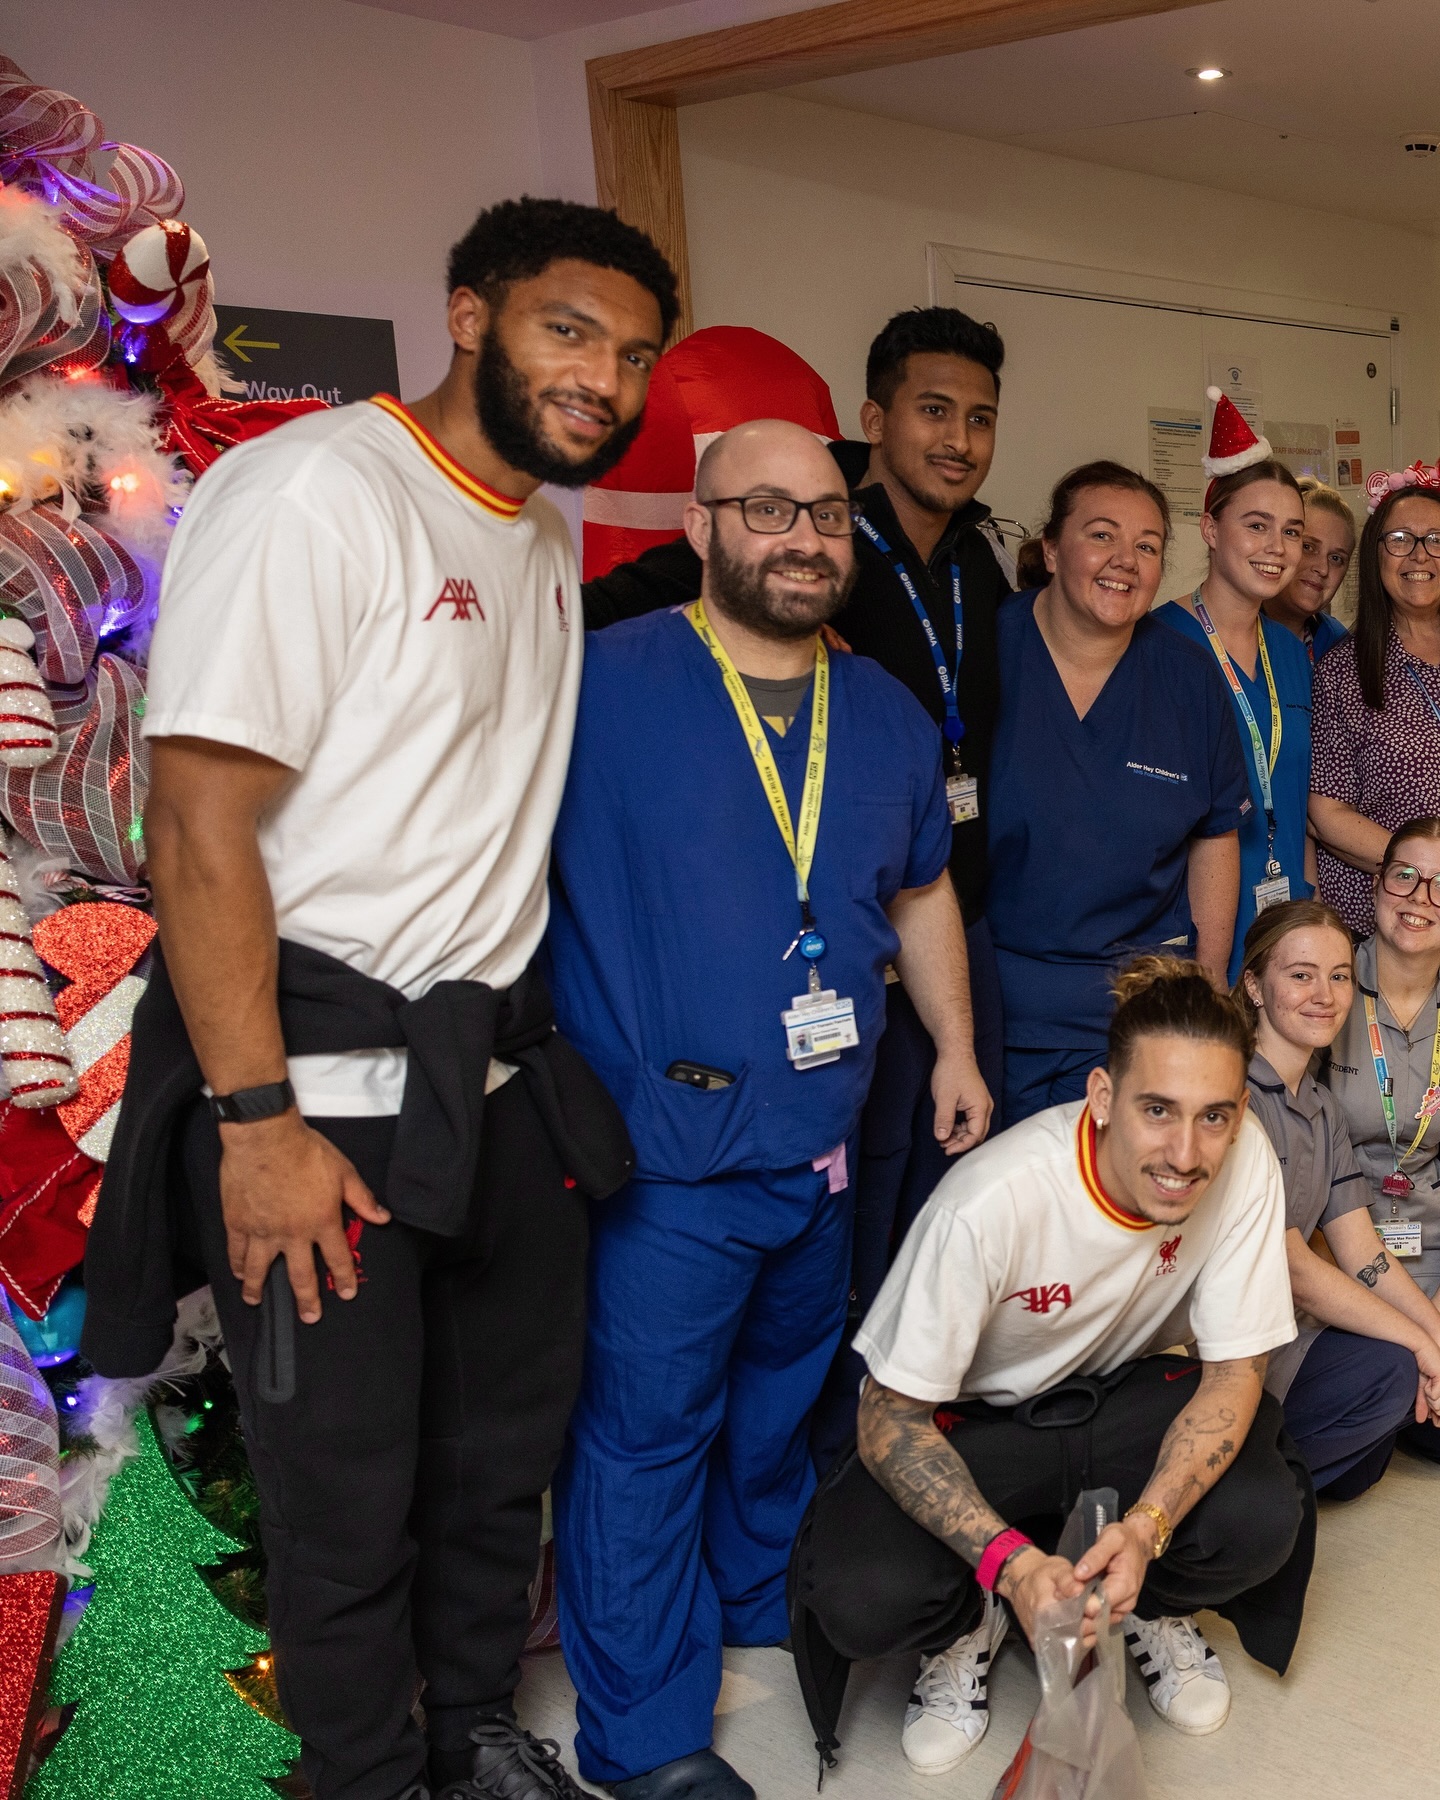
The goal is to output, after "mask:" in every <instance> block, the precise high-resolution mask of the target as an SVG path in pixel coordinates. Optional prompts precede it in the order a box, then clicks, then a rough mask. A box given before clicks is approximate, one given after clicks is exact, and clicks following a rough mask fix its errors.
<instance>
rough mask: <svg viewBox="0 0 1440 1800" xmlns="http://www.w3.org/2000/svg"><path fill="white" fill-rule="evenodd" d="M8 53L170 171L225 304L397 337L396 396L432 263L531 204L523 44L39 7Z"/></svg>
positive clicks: (210, 15) (258, 8) (429, 292)
mask: <svg viewBox="0 0 1440 1800" xmlns="http://www.w3.org/2000/svg"><path fill="white" fill-rule="evenodd" d="M3 49H4V51H5V53H6V54H7V55H8V56H11V57H13V58H14V60H15V61H16V62H18V63H19V64H20V66H21V68H23V69H24V70H25V71H26V73H27V74H29V75H30V76H31V77H32V79H34V80H36V81H39V82H43V83H45V84H47V85H48V86H52V87H58V88H63V89H64V90H65V91H66V92H68V93H72V94H74V95H75V96H76V97H77V98H78V99H80V100H83V101H84V102H85V104H86V105H87V106H90V107H93V108H94V110H95V111H96V112H97V113H99V115H100V117H101V118H102V119H103V120H104V122H105V128H106V131H107V133H108V134H109V136H111V137H112V138H123V139H128V140H130V141H131V142H134V143H138V144H143V145H144V146H145V147H146V148H147V149H151V150H155V151H158V152H159V153H160V154H161V155H162V156H164V157H165V158H166V159H167V160H168V161H170V162H171V163H173V164H174V166H175V168H176V169H177V170H178V171H179V173H180V176H181V178H182V180H183V181H184V182H185V186H186V190H187V199H186V209H185V214H186V218H187V219H188V221H189V222H190V223H191V224H192V225H194V227H195V228H196V230H198V231H199V232H200V234H201V235H202V236H203V237H204V239H205V241H206V244H207V245H208V247H209V250H210V255H211V259H212V262H213V264H214V270H215V285H216V290H217V298H218V299H220V300H221V301H223V302H225V303H227V304H235V305H244V306H268V307H281V308H287V309H291V310H295V311H300V312H330V313H351V314H359V315H362V316H367V317H372V318H388V319H393V320H394V322H395V340H396V347H397V350H398V352H399V361H400V384H401V389H402V392H403V393H405V394H406V395H407V396H413V395H415V394H419V393H423V392H424V391H425V390H426V389H428V388H430V387H433V386H434V384H435V382H436V381H438V380H439V378H440V376H441V375H442V374H443V372H444V370H445V366H446V363H447V361H448V344H449V340H448V338H447V337H446V336H445V327H444V316H443V315H444V303H445V274H444V271H445V253H446V251H447V249H448V248H449V246H450V245H451V244H452V243H453V242H454V240H455V239H456V238H457V237H459V236H460V235H461V233H462V232H463V231H464V230H465V228H466V227H467V226H468V225H469V224H470V222H471V221H472V220H473V219H474V217H475V215H476V213H477V212H479V211H480V210H481V208H482V207H484V206H487V205H489V204H490V203H491V202H492V201H494V200H498V199H501V198H503V197H504V196H505V195H508V194H519V193H523V192H525V191H527V190H529V191H531V192H535V191H539V190H540V188H541V185H542V177H541V167H540V153H539V133H538V126H537V123H536V116H535V99H534V92H533V88H532V85H531V74H530V46H529V45H528V44H524V43H521V42H518V41H517V40H515V39H513V38H504V37H493V36H490V35H488V34H486V33H484V32H477V31H467V30H464V29H462V28H460V27H457V26H453V25H437V24H432V23H430V22H429V21H427V20H424V19H414V18H410V17H407V16H403V15H400V14H397V13H390V12H382V11H379V10H377V9H376V8H373V7H368V6H355V5H350V4H347V3H346V0H303V4H302V3H301V0H246V4H245V5H244V6H233V5H224V4H221V3H220V0H105V3H104V5H103V6H96V5H95V4H94V0H45V4H44V5H31V6H20V5H16V6H12V7H8V8H7V9H6V19H5V31H4V38H3Z"/></svg>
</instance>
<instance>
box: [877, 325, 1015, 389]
mask: <svg viewBox="0 0 1440 1800" xmlns="http://www.w3.org/2000/svg"><path fill="white" fill-rule="evenodd" d="M927 353H928V354H930V355H934V356H963V357H964V358H965V360H966V362H973V363H979V365H980V367H981V368H982V369H988V370H989V371H990V373H991V375H992V376H993V378H994V381H995V397H996V399H999V397H1000V370H1001V368H1002V367H1003V366H1004V362H1005V343H1004V340H1003V339H1002V338H1001V336H1000V333H999V332H998V331H997V330H996V329H995V327H994V326H993V325H982V324H981V323H980V321H979V320H978V319H972V318H971V317H970V315H969V313H963V312H961V311H960V310H959V308H958V307H954V306H915V307H912V308H911V309H910V311H909V312H902V313H896V315H895V317H894V318H893V319H891V320H890V321H889V322H888V323H887V324H886V325H885V326H884V327H883V329H882V330H881V332H880V335H879V336H878V337H877V338H876V339H875V341H874V343H873V344H871V346H870V354H869V356H868V357H866V359H865V394H866V398H867V399H870V400H873V401H874V402H875V404H876V405H877V406H879V407H881V408H885V407H888V406H889V404H890V402H891V401H892V400H893V399H894V398H895V393H896V390H897V389H898V388H899V386H900V383H901V382H902V381H904V379H905V365H906V363H907V362H908V361H909V359H910V358H911V357H912V356H914V355H916V354H927Z"/></svg>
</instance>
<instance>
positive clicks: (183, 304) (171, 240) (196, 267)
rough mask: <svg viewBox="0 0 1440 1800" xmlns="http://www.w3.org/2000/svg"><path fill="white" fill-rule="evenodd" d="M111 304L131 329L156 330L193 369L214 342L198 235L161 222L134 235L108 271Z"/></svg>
mask: <svg viewBox="0 0 1440 1800" xmlns="http://www.w3.org/2000/svg"><path fill="white" fill-rule="evenodd" d="M109 280H110V300H111V304H112V305H113V306H114V308H115V310H116V312H117V313H119V315H120V317H121V318H122V319H124V320H125V321H126V323H127V324H130V325H142V326H146V327H149V326H159V327H160V328H161V329H162V330H163V331H164V334H165V336H166V337H167V338H168V339H169V340H170V342H171V343H172V344H174V345H175V346H176V347H177V348H178V349H179V350H180V351H181V353H182V354H183V356H184V357H185V360H186V361H187V362H188V363H191V364H194V363H196V362H198V361H199V360H200V358H201V357H202V356H204V355H205V353H206V352H207V351H208V350H209V348H210V346H211V344H212V343H213V342H214V341H215V310H214V300H215V283H214V281H213V280H212V279H211V276H210V253H209V251H208V250H207V249H206V248H205V240H204V238H202V237H201V235H200V233H199V232H198V231H192V230H191V229H190V227H189V226H188V225H187V224H185V223H184V221H183V220H181V219H162V220H161V221H160V223H159V224H158V225H147V226H145V228H144V229H143V230H142V231H137V232H136V233H135V235H134V237H132V238H131V239H130V240H129V241H128V242H127V243H126V244H125V246H124V247H123V248H122V249H121V250H120V251H119V252H118V253H117V254H116V257H115V260H114V261H113V262H112V263H111V265H110V271H109Z"/></svg>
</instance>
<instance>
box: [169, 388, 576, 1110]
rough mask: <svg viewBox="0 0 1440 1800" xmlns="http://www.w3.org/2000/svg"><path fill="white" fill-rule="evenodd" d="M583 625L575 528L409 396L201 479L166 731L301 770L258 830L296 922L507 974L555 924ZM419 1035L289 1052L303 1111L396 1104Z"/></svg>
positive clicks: (172, 592) (421, 982)
mask: <svg viewBox="0 0 1440 1800" xmlns="http://www.w3.org/2000/svg"><path fill="white" fill-rule="evenodd" d="M583 639H584V632H583V629H582V625H581V618H580V585H579V576H578V572H577V570H576V566H575V556H574V551H573V549H572V547H571V542H570V535H569V532H568V531H567V530H566V527H565V524H564V522H563V520H562V519H561V517H560V515H559V513H558V512H557V511H556V510H555V508H554V507H553V506H551V505H550V503H549V502H548V501H546V500H545V499H543V498H541V497H540V496H538V495H536V496H532V498H530V499H529V500H527V501H526V502H525V503H524V504H523V505H521V504H519V503H517V502H516V501H514V500H512V499H508V498H506V497H505V496H504V495H500V494H496V493H494V492H493V491H492V490H491V489H489V488H487V487H486V486H484V484H483V483H481V482H479V481H477V480H476V479H475V478H474V477H473V476H472V475H470V474H469V472H468V471H466V470H464V469H462V468H461V467H460V465H459V464H457V463H455V462H454V461H453V460H452V459H451V458H450V457H449V456H448V455H447V454H446V453H445V451H444V450H443V449H442V448H441V447H440V445H439V444H438V443H436V442H435V440H434V439H432V438H431V437H430V436H429V435H428V433H426V432H425V431H424V430H423V429H422V428H421V427H420V426H419V424H418V423H416V421H415V420H413V419H412V418H411V417H410V415H409V414H408V413H407V412H406V411H405V409H404V408H403V407H402V406H400V404H399V403H398V402H396V401H392V400H388V399H384V398H381V399H379V400H376V401H364V402H362V403H361V404H359V405H356V406H347V407H342V408H339V409H337V410H336V411H333V412H327V413H315V414H312V415H310V416H308V417H305V418H301V419H296V420H293V421H292V422H291V423H289V424H287V425H282V426H281V427H280V428H279V429H278V430H276V431H274V432H271V433H270V434H268V435H267V436H265V437H263V438H259V439H256V440H255V441H254V442H252V443H248V444H242V445H240V446H238V447H237V448H236V449H234V450H231V451H228V452H227V453H226V454H225V455H224V456H223V457H222V458H221V459H220V461H219V462H218V463H216V465H215V466H214V467H213V468H212V469H210V470H208V471H207V472H206V474H205V475H204V476H203V477H202V478H201V480H200V481H199V483H198V484H197V486H196V489H195V493H194V496H193V497H192V499H191V501H190V503H189V505H188V506H187V507H186V509H185V513H184V516H183V517H182V519H181V520H180V523H179V525H178V526H177V528H176V531H175V540H174V543H173V545H172V547H171V551H170V556H169V559H168V561H167V563H166V567H165V578H164V585H163V589H162V593H161V599H160V618H159V623H158V625H157V627H156V631H155V641H154V645H153V647H152V650H151V656H150V675H149V694H148V702H147V712H146V718H145V732H146V736H147V737H152V738H155V737H173V736H185V737H197V738H208V739H213V740H215V741H216V742H219V743H224V744H234V745H239V746H242V747H244V748H246V749H250V750H256V751H259V752H260V753H261V754H262V755H264V756H268V757H273V758H274V759H275V761H277V762H281V763H284V764H286V765H287V767H289V768H291V769H294V770H295V771H296V777H295V780H294V781H293V782H292V783H291V784H290V785H289V786H288V787H286V788H285V789H284V790H283V791H282V792H281V795H280V797H279V799H278V800H277V801H276V803H275V805H274V806H273V807H272V808H271V809H270V811H269V812H268V813H267V814H266V815H265V817H264V819H263V820H262V822H261V827H260V833H259V843H260V852H261V856H262V857H263V859H264V864H265V872H266V875H267V877H268V879H269V883H270V891H271V893H272V895H273V896H274V901H275V914H276V922H277V924H278V927H279V931H280V935H281V936H282V937H286V938H291V939H294V940H295V941H296V942H299V943H303V944H309V945H311V946H312V947H313V948H315V949H318V950H324V951H327V952H328V953H329V954H330V955H331V956H334V957H338V958H339V959H340V960H341V961H342V962H346V963H349V964H350V965H351V966H352V967H353V968H356V969H359V970H360V971H361V972H362V973H364V974H366V975H371V976H374V977H376V978H377V979H379V980H381V981H386V982H389V983H390V984H391V985H392V986H394V987H397V988H400V989H401V990H403V992H404V993H405V994H407V995H408V996H409V997H410V998H411V999H414V998H416V997H417V996H419V995H420V994H423V993H424V992H425V991H426V990H427V989H428V988H429V987H431V986H432V985H433V984H434V983H435V982H437V981H442V980H457V979H458V980H473V981H483V982H486V983H487V984H489V985H490V986H491V987H495V988H504V987H508V986H509V985H510V983H511V982H513V981H514V980H515V979H516V978H517V977H518V976H519V975H520V974H521V972H522V971H523V970H524V968H525V966H526V964H527V963H528V962H529V961H530V958H531V957H532V955H533V954H534V952H535V949H536V947H537V945H538V944H539V942H540V939H541V936H542V935H543V933H544V930H545V923H546V918H547V908H548V897H547V889H546V878H547V874H548V869H549V853H550V835H551V832H552V830H553V828H554V824H555V815H556V813H557V811H558V809H559V805H560V797H561V792H562V790H563V787H564V782H565V770H566V765H567V763H568V761H569V756H570V740H571V735H572V732H573V728H574V720H575V706H576V700H577V696H578V693H579V685H580V663H581V657H582V653H583V649H582V646H583ZM404 1076H405V1056H404V1052H403V1051H379V1052H376V1051H355V1052H351V1053H350V1054H348V1055H346V1056H342V1057H297V1058H293V1059H292V1065H291V1079H292V1080H293V1081H294V1082H295V1084H296V1089H297V1095H298V1097H299V1100H300V1104H301V1108H302V1110H303V1111H306V1112H310V1113H320V1114H325V1113H329V1114H336V1113H352V1114H353V1113H393V1112H397V1111H398V1110H399V1106H400V1099H401V1095H402V1093H403V1089H404Z"/></svg>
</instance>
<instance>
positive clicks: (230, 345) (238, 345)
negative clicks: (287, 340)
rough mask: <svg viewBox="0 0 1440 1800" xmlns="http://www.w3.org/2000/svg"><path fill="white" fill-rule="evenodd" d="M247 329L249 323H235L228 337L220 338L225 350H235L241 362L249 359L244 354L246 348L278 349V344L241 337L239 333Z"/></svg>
mask: <svg viewBox="0 0 1440 1800" xmlns="http://www.w3.org/2000/svg"><path fill="white" fill-rule="evenodd" d="M249 329H250V327H249V325H237V326H236V327H235V329H234V330H233V331H232V332H231V333H230V335H229V336H228V337H225V338H222V339H221V340H220V341H221V343H223V344H224V346H225V348H226V349H227V350H233V351H234V352H235V354H236V355H237V356H238V357H239V358H240V360H241V362H247V363H248V362H249V361H250V360H251V359H250V358H249V357H248V356H247V355H246V354H245V351H246V350H278V349H279V348H280V346H279V345H278V344H263V343H261V342H260V340H259V339H258V338H247V337H241V335H240V333H241V332H242V331H248V330H249ZM242 345H243V348H242Z"/></svg>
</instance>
